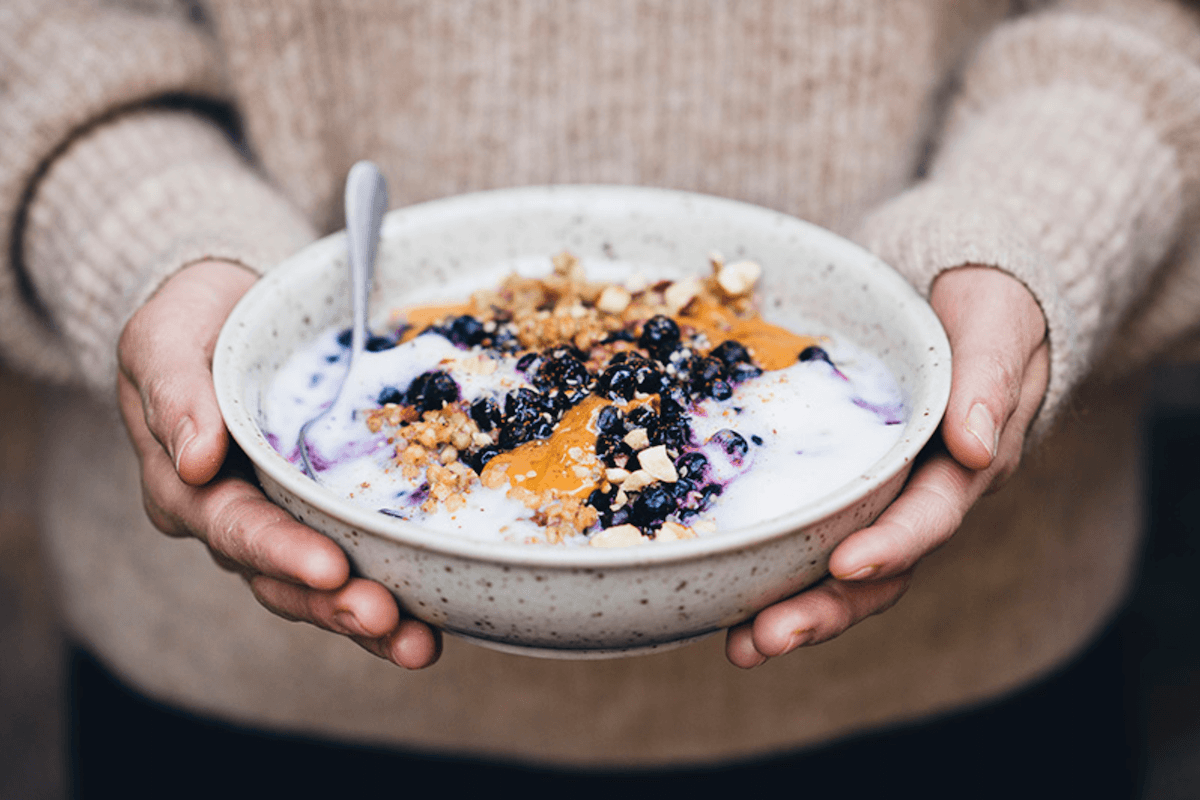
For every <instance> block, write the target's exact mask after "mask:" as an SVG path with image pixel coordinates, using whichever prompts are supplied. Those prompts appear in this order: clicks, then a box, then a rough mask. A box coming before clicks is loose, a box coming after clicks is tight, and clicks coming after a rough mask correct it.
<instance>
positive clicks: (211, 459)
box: [118, 261, 255, 486]
mask: <svg viewBox="0 0 1200 800" xmlns="http://www.w3.org/2000/svg"><path fill="white" fill-rule="evenodd" d="M254 281H255V276H254V274H253V273H251V272H249V271H248V270H246V269H244V268H242V267H239V266H237V265H235V264H232V263H228V262H218V261H205V262H200V263H197V264H193V265H191V266H189V267H187V268H185V269H183V270H181V271H180V272H179V273H177V274H176V275H174V276H173V277H172V278H171V279H170V280H168V281H167V282H166V283H165V284H163V286H162V287H161V288H160V289H159V290H158V292H157V293H156V294H155V295H154V296H153V297H152V298H151V299H150V300H149V301H147V303H146V304H145V305H143V306H142V307H141V308H140V309H138V311H137V312H136V313H135V314H134V315H133V317H132V318H131V319H130V320H129V323H128V324H127V325H126V326H125V330H124V331H123V332H122V334H121V340H120V344H119V347H118V357H119V361H120V366H121V371H122V373H123V374H124V376H125V377H126V378H127V379H128V380H129V382H130V383H131V384H132V385H133V386H134V387H135V388H136V389H137V392H138V396H139V397H140V399H141V414H142V417H143V418H144V424H145V428H146V429H148V430H149V433H150V434H151V435H152V436H153V438H154V439H155V440H157V442H158V444H159V445H160V446H161V447H162V448H163V449H164V450H165V451H166V452H167V454H168V455H169V456H170V457H171V460H172V462H173V463H174V465H175V471H176V472H177V473H178V474H179V477H180V478H181V479H182V480H183V481H184V482H186V483H189V484H191V485H193V486H199V485H202V484H204V483H207V482H208V481H210V480H212V478H213V477H214V476H215V475H216V474H217V471H218V470H219V469H220V467H221V464H222V463H223V462H224V460H225V455H226V452H227V450H228V447H229V440H228V435H227V433H226V431H225V422H224V420H223V419H222V417H221V411H220V408H219V407H218V406H217V397H216V391H215V389H214V388H213V382H212V355H213V351H214V349H215V347H216V341H217V336H218V334H219V333H220V331H221V326H222V325H223V324H224V322H225V318H226V317H227V316H228V315H229V312H230V311H231V310H232V309H233V306H234V305H235V304H236V303H237V301H238V299H240V298H241V296H242V295H243V294H245V292H246V290H247V289H249V288H250V286H251V285H252V284H253V283H254ZM127 423H129V424H131V427H132V423H130V422H129V421H128V420H127ZM139 427H140V426H139ZM136 440H137V437H135V441H136Z"/></svg>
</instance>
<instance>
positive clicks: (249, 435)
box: [213, 186, 950, 658]
mask: <svg viewBox="0 0 1200 800" xmlns="http://www.w3.org/2000/svg"><path fill="white" fill-rule="evenodd" d="M564 249H567V250H570V251H571V252H572V253H574V254H575V255H577V256H579V257H581V258H582V259H583V260H584V262H585V265H586V264H587V263H588V262H589V261H592V262H599V261H603V260H606V259H608V260H611V259H620V260H621V261H624V262H634V263H636V264H638V265H640V266H641V267H642V271H643V273H644V274H646V275H651V276H652V275H657V274H662V275H680V274H694V273H697V272H700V271H702V270H703V269H705V265H706V263H707V255H708V253H709V252H710V251H713V250H716V251H719V252H721V253H722V254H724V255H725V257H726V258H727V259H733V258H739V259H740V258H749V259H753V260H756V261H758V262H759V263H760V264H762V265H763V267H764V278H763V282H762V284H761V287H760V288H761V294H762V296H763V297H764V298H765V302H764V313H765V314H766V316H767V317H768V318H769V319H772V320H775V321H778V322H781V323H785V324H787V325H789V326H790V327H792V328H793V329H795V330H798V331H803V332H804V333H809V334H817V335H821V334H834V335H837V336H841V337H846V338H848V339H849V340H850V341H852V342H853V343H855V344H857V345H858V346H860V347H863V348H866V349H867V350H869V351H871V352H873V353H875V354H876V355H878V356H879V357H880V358H882V360H883V361H884V362H885V363H886V364H887V366H888V367H889V368H890V369H891V370H892V372H893V373H894V374H895V376H896V377H897V379H898V381H899V383H900V385H901V387H902V390H903V392H904V395H905V401H906V405H907V409H908V422H907V423H906V426H905V429H904V431H903V435H902V437H901V439H900V441H899V442H898V443H897V444H896V445H895V446H894V447H893V448H892V449H891V450H890V451H889V452H888V453H887V454H886V455H885V456H884V457H883V458H882V459H880V460H879V461H878V462H877V463H875V464H874V465H872V466H871V467H870V468H869V469H867V470H866V471H865V472H864V473H863V474H862V475H861V476H859V477H858V478H856V479H854V480H853V481H851V482H850V483H848V484H847V485H845V486H843V487H841V488H840V489H838V490H837V491H835V492H833V493H831V494H829V495H827V496H825V497H824V498H822V499H820V500H819V501H817V502H813V503H811V504H809V505H806V506H804V507H802V508H799V509H797V510H795V511H793V512H792V513H789V514H786V515H785V516H782V517H779V518H777V519H774V520H770V521H768V522H763V523H759V524H755V525H750V526H747V527H744V528H739V529H736V530H724V531H718V532H716V533H713V534H709V535H706V536H704V537H701V538H698V539H692V540H687V541H681V542H662V543H653V544H650V545H645V546H641V547H633V548H624V549H602V548H587V547H561V546H560V547H554V546H549V545H517V544H506V543H498V542H497V543H487V542H479V541H473V540H467V539H461V538H456V537H453V536H448V535H446V534H437V533H433V532H430V531H427V530H424V529H422V528H421V527H419V526H418V525H415V524H412V523H407V522H404V521H401V520H396V519H393V518H390V517H387V516H385V515H383V514H379V513H377V512H375V511H372V510H368V509H365V508H361V507H357V506H355V505H353V504H351V503H350V502H348V501H346V500H342V499H340V498H339V497H338V496H336V495H335V494H333V493H332V492H331V491H329V490H327V489H325V488H323V487H321V486H319V485H317V484H316V483H314V482H313V481H311V480H310V479H309V478H307V477H306V476H305V475H303V474H302V473H301V472H300V471H299V470H298V469H297V468H296V467H295V466H293V465H292V464H290V463H288V462H287V461H286V460H285V459H284V458H283V457H282V456H280V455H279V454H278V453H276V452H275V451H274V450H273V449H272V448H271V446H270V445H269V444H268V443H267V440H266V439H265V438H264V436H263V434H262V432H261V431H260V429H259V423H260V414H261V411H260V398H261V397H262V395H263V392H264V387H265V386H266V385H267V384H268V382H269V381H270V380H271V378H272V376H273V375H274V374H275V372H276V370H278V369H279V367H280V365H281V364H282V363H283V362H284V360H285V359H286V358H287V356H288V355H289V353H291V352H292V351H294V350H295V349H296V348H298V347H299V346H300V345H301V344H303V343H304V342H306V341H307V340H309V339H310V338H311V337H313V336H315V335H316V334H317V333H318V332H320V331H322V330H323V329H325V328H327V327H329V326H332V325H347V324H349V319H350V308H349V299H348V295H349V292H348V291H347V286H346V282H347V273H348V270H347V267H346V262H345V258H346V256H345V239H344V236H343V235H341V234H338V235H334V236H331V237H328V238H326V239H322V240H321V241H319V242H316V243H314V244H313V245H312V246H310V247H308V248H306V249H304V250H303V251H301V252H299V253H297V254H296V255H294V256H293V257H291V258H289V259H287V261H285V262H284V263H283V264H281V265H280V266H279V267H278V268H277V269H275V270H274V271H273V272H271V273H270V274H269V275H267V276H266V277H265V278H263V279H262V280H261V281H259V282H258V284H257V285H255V286H254V287H253V289H251V291H250V292H249V293H248V294H247V295H246V296H245V298H244V299H243V300H242V302H241V303H240V304H239V305H238V306H237V308H236V309H235V310H234V312H233V314H232V315H230V317H229V320H228V322H227V324H226V325H225V328H224V330H223V332H222V334H221V338H220V341H219V343H218V345H217V352H216V359H215V363H214V369H213V371H214V375H215V378H216V387H217V395H218V398H219V400H220V404H221V409H222V412H223V413H224V415H225V419H226V421H227V423H228V425H229V429H230V431H231V433H232V434H233V437H234V438H235V439H236V441H237V442H238V444H240V445H241V447H242V448H243V449H244V450H245V451H246V453H247V454H248V455H249V457H250V459H251V460H252V461H253V463H254V465H255V467H256V468H257V471H258V476H259V478H260V480H261V481H262V485H263V489H264V490H265V491H266V492H267V494H268V495H269V496H270V497H271V498H273V499H274V500H275V501H276V502H278V503H279V504H280V505H282V506H283V507H284V508H286V509H287V510H288V511H289V512H291V514H292V515H293V516H295V517H296V518H297V519H298V520H300V521H302V522H304V523H306V524H308V525H310V526H312V527H314V528H316V529H317V530H319V531H322V532H323V533H325V534H327V535H329V536H331V537H332V538H333V539H334V540H336V541H337V542H338V543H339V544H340V545H341V546H342V547H343V548H344V549H345V551H346V552H347V553H348V554H349V556H350V559H351V561H352V563H353V564H354V567H355V569H356V570H357V571H358V572H359V573H360V574H362V575H364V576H366V577H369V578H373V579H375V580H377V581H379V582H380V583H382V584H384V585H385V586H387V587H388V588H389V589H391V590H392V592H394V593H395V595H396V597H397V598H399V600H400V603H401V604H402V606H403V608H404V609H406V610H407V611H408V612H409V613H411V614H412V615H414V616H416V617H419V618H420V619H423V620H425V621H427V622H430V623H432V624H434V625H436V626H439V627H441V628H443V629H444V630H446V631H448V632H451V633H454V634H457V635H460V636H464V637H467V638H469V639H472V640H474V641H476V642H478V643H480V644H484V645H487V646H491V647H496V648H499V649H507V650H512V651H515V652H522V653H528V654H531V655H540V656H551V657H558V658H602V657H612V656H620V655H631V654H635V653H642V652H650V651H653V650H656V649H661V648H665V647H671V646H677V645H678V644H681V643H683V642H686V641H690V640H692V639H694V638H697V637H700V636H703V635H706V634H708V633H711V632H713V631H716V630H719V629H721V628H726V627H728V626H730V625H733V624H735V623H738V622H740V621H742V620H744V619H746V618H748V617H749V616H751V615H752V614H754V613H755V612H756V611H758V610H759V609H761V608H763V607H764V606H766V605H768V604H770V603H772V602H774V601H776V600H779V599H781V598H784V597H787V596H789V595H791V594H794V593H795V592H797V591H799V590H800V589H802V588H804V587H805V586H808V585H809V584H811V583H813V582H815V581H817V580H819V579H820V578H821V577H822V576H823V575H824V574H825V572H826V564H827V560H828V556H829V553H830V552H831V551H832V549H833V548H834V547H835V546H836V545H837V544H838V542H840V541H841V540H842V539H843V538H845V537H846V536H847V535H848V534H850V533H851V532H853V531H855V530H857V529H859V528H861V527H863V526H865V525H867V524H868V523H869V522H870V521H871V520H873V519H874V518H875V517H876V515H878V514H879V512H880V511H881V510H882V509H883V508H884V507H885V506H886V505H887V504H888V503H889V502H890V501H891V500H892V499H893V498H894V497H895V495H896V494H897V492H898V491H899V490H900V487H901V485H902V484H903V482H904V479H905V477H906V476H907V474H908V471H909V468H910V466H911V464H912V460H913V458H914V457H915V456H916V454H917V452H918V451H919V450H920V449H921V447H922V446H923V445H924V444H925V442H926V441H927V440H928V439H929V438H930V437H931V436H932V435H933V432H934V430H935V429H936V427H937V424H938V421H939V419H940V418H941V415H942V411H943V409H944V407H945V403H946V398H947V395H948V392H949V385H950V353H949V346H948V345H947V342H946V338H945V335H944V333H943V331H942V328H941V325H940V324H939V322H938V320H937V318H936V317H935V316H934V314H933V312H932V311H931V310H930V308H929V307H928V305H927V304H926V303H925V302H924V301H923V300H922V299H921V298H920V297H919V296H918V295H917V294H916V293H915V292H914V291H913V290H912V289H911V288H910V287H909V285H908V284H907V283H906V282H905V281H904V280H903V279H902V278H901V277H900V276H899V275H898V274H896V273H895V272H894V271H892V270H891V269H890V268H889V267H887V266H886V265H885V264H883V263H882V262H880V261H879V260H878V259H877V258H875V257H874V256H872V255H870V254H869V253H867V252H865V251H864V250H862V249H861V248H859V247H857V246H856V245H854V244H852V243H850V242H847V241H846V240H844V239H841V238H839V237H837V236H835V235H833V234H832V233H829V232H828V231H825V230H823V229H821V228H817V227H815V226H813V225H810V224H807V223H805V222H802V221H800V220H797V219H795V218H792V217H788V216H786V215H784V214H780V213H777V212H774V211H770V210H767V209H764V208H759V207H756V206H752V205H747V204H744V203H738V202H734V201H730V200H723V199H719V198H714V197H708V196H703V195H696V194H688V193H683V192H672V191H662V190H653V189H643V188H627V187H611V186H584V187H566V186H561V187H534V188H522V189H512V190H504V191H497V192H485V193H479V194H471V195H465V196H461V197H454V198H449V199H446V200H439V201H435V202H431V203H425V204H422V205H417V206H413V207H410V208H405V209H401V210H398V211H393V212H391V213H390V214H389V215H388V217H387V219H386V221H385V224H384V228H383V234H382V242H381V245H380V252H379V261H378V265H377V270H376V281H375V292H374V295H373V298H372V307H373V309H375V310H376V311H378V312H379V313H378V314H377V315H376V316H377V317H382V316H383V315H384V314H385V313H386V310H387V309H389V308H394V307H396V306H398V305H402V304H403V303H404V300H405V298H406V297H410V296H412V295H413V294H421V295H423V296H427V295H428V294H429V292H430V291H431V287H437V286H438V285H440V284H444V283H445V282H447V281H448V280H450V279H451V278H457V277H461V276H463V275H464V274H469V273H473V272H480V273H483V272H487V273H488V274H489V276H491V275H495V274H496V265H497V264H498V263H505V262H511V261H513V260H521V259H528V258H530V257H535V258H542V259H545V260H546V263H547V268H548V267H549V256H551V255H553V254H555V253H557V252H560V251H562V250H564ZM480 280H481V283H482V282H484V280H485V279H484V278H483V276H482V275H481V278H480ZM487 280H488V281H491V280H492V278H491V277H489V278H487Z"/></svg>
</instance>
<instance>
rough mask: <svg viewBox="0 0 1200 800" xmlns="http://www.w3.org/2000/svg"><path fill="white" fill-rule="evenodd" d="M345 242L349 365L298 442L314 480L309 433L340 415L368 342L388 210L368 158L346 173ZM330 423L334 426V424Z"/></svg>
mask: <svg viewBox="0 0 1200 800" xmlns="http://www.w3.org/2000/svg"><path fill="white" fill-rule="evenodd" d="M345 202H346V242H347V249H348V251H349V261H350V302H351V305H352V307H353V309H354V321H353V323H352V325H351V328H350V352H349V356H348V358H349V366H348V368H347V370H346V375H345V377H344V378H343V379H342V385H341V386H340V387H338V393H337V395H335V396H334V399H333V402H332V403H330V404H329V406H327V407H326V408H325V409H324V410H323V411H322V412H321V413H320V414H318V415H317V416H315V417H313V418H312V419H310V420H309V421H308V422H306V423H304V427H302V428H301V429H300V436H299V439H298V441H297V445H298V447H299V450H300V460H301V462H302V463H303V466H304V471H305V472H306V473H307V474H308V476H309V477H311V478H312V479H313V480H319V479H318V478H317V472H318V471H320V470H319V467H321V465H320V463H319V459H318V458H317V455H318V454H319V451H316V452H313V453H310V452H309V446H310V444H309V441H308V437H309V435H310V434H311V433H312V432H313V430H314V428H315V427H316V426H317V425H318V423H324V427H330V425H329V424H328V423H331V422H333V421H334V418H337V417H340V416H343V415H342V414H341V412H342V411H344V409H341V408H340V407H339V405H340V403H339V401H341V399H342V395H343V394H346V387H347V386H353V385H355V384H356V383H357V381H356V375H355V369H354V368H355V367H356V366H358V365H359V364H361V363H362V358H361V355H362V353H363V351H364V350H365V349H366V344H367V302H368V298H369V297H370V294H371V276H372V275H373V274H374V272H375V252H376V249H377V247H378V244H379V228H380V225H382V223H383V215H384V212H385V211H387V204H388V197H387V184H386V183H385V182H384V179H383V173H381V172H380V171H379V167H377V166H375V165H374V164H373V163H371V162H370V161H359V162H358V163H357V164H355V165H354V166H353V167H351V168H350V173H349V175H347V176H346V201H345ZM332 427H335V428H336V427H337V426H336V425H334V426H332Z"/></svg>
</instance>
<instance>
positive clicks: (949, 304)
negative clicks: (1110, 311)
mask: <svg viewBox="0 0 1200 800" xmlns="http://www.w3.org/2000/svg"><path fill="white" fill-rule="evenodd" d="M930 303H931V304H932V306H933V309H934V311H935V312H937V314H938V316H939V317H940V318H941V320H942V324H943V326H944V327H945V329H946V334H947V336H948V338H949V340H950V348H951V351H952V354H953V358H954V365H953V372H952V380H951V389H950V401H949V405H948V406H947V409H946V414H945V417H944V418H943V420H942V426H941V431H940V436H939V437H937V438H935V439H934V440H933V441H932V442H930V444H929V446H928V447H927V448H926V450H925V453H924V458H923V460H922V461H920V462H919V463H918V465H917V467H916V468H915V469H914V471H913V474H912V475H911V476H910V477H909V480H908V482H907V484H906V485H905V487H904V489H903V491H902V492H901V493H900V496H899V497H897V498H896V500H895V501H893V503H892V504H891V505H890V506H888V508H887V509H886V510H885V511H884V512H883V514H882V515H880V517H879V519H877V520H876V521H875V523H874V524H872V525H871V526H869V527H867V528H864V529H863V530H861V531H858V532H856V533H854V534H851V535H850V536H849V537H847V538H846V540H845V541H843V542H842V543H841V544H840V545H838V547H837V548H836V549H835V550H834V551H833V553H832V555H831V556H830V560H829V572H830V576H829V577H827V578H826V579H825V580H824V581H822V582H821V583H818V584H817V585H816V586H815V587H813V588H810V589H808V590H805V591H803V592H801V593H800V594H797V595H795V596H794V597H791V598H788V599H787V600H783V601H781V602H779V603H776V604H775V605H772V606H769V607H767V608H765V609H763V610H762V611H760V612H759V613H758V615H757V616H756V617H754V618H753V619H751V620H749V621H747V622H744V623H742V624H741V625H738V626H737V627H734V628H732V629H730V631H729V633H728V636H727V638H726V642H725V654H726V656H727V657H728V659H729V660H730V662H732V663H733V664H734V665H736V666H739V667H755V666H758V665H759V664H762V663H764V662H765V661H766V660H767V659H769V658H773V657H775V656H780V655H783V654H784V653H788V652H791V651H792V650H794V649H796V648H797V647H800V646H802V645H809V644H817V643H819V642H824V641H828V640H829V639H832V638H834V637H835V636H838V635H840V634H841V633H843V632H844V631H845V630H846V629H847V628H849V627H850V626H852V625H854V624H856V623H858V622H860V621H862V620H863V619H865V618H866V617H869V616H871V615H873V614H878V613H880V612H882V611H885V610H887V609H888V608H890V607H891V606H892V605H893V604H895V602H896V601H897V600H899V599H900V596H901V595H902V594H904V592H905V590H906V589H907V588H908V585H909V581H910V579H911V578H912V572H913V568H914V566H915V565H916V564H917V562H919V561H920V560H921V559H922V558H924V557H925V556H927V555H929V553H931V552H933V551H934V550H936V549H937V548H938V547H940V546H941V545H942V544H944V543H945V542H946V541H947V540H948V539H949V538H950V537H951V536H952V535H953V534H954V532H955V531H956V530H957V529H958V527H959V525H960V524H961V523H962V520H963V517H964V516H965V515H966V513H967V511H968V510H970V508H971V507H972V506H973V505H974V504H975V502H976V501H977V500H978V499H979V498H980V497H981V496H982V495H984V494H985V493H986V492H988V491H990V490H993V489H995V488H998V487H999V486H1000V485H1001V484H1002V483H1003V482H1004V481H1005V480H1006V479H1007V478H1008V477H1009V476H1010V475H1012V473H1013V472H1014V471H1015V470H1016V468H1017V465H1018V463H1019V462H1020V459H1021V451H1022V449H1023V448H1024V444H1025V435H1026V432H1027V431H1028V429H1029V425H1030V422H1031V421H1032V420H1033V417H1034V415H1035V414H1036V412H1037V410H1038V408H1039V407H1040V405H1041V402H1042V398H1043V396H1044V395H1045V392H1046V385H1047V381H1048V379H1049V370H1050V359H1049V348H1048V346H1047V343H1046V322H1045V317H1044V316H1043V314H1042V311H1041V308H1040V307H1039V306H1038V304H1037V301H1036V300H1034V298H1033V295H1031V294H1030V293H1029V290H1028V289H1026V288H1025V286H1024V285H1023V284H1021V283H1020V282H1018V281H1017V280H1016V279H1014V278H1012V277H1010V276H1009V275H1007V274H1005V273H1003V272H1000V271H999V270H995V269H991V268H989V267H979V266H966V267H960V268H958V269H954V270H950V271H948V272H945V273H943V274H942V275H941V276H939V277H938V279H937V281H936V282H935V283H934V285H933V291H932V294H931V297H930Z"/></svg>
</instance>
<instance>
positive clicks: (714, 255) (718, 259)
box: [708, 250, 725, 275]
mask: <svg viewBox="0 0 1200 800" xmlns="http://www.w3.org/2000/svg"><path fill="white" fill-rule="evenodd" d="M708 263H709V264H710V265H711V266H712V271H713V274H714V275H716V274H717V273H718V272H720V271H721V267H723V266H725V256H723V255H721V254H720V253H718V252H717V251H716V250H710V251H708Z"/></svg>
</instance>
